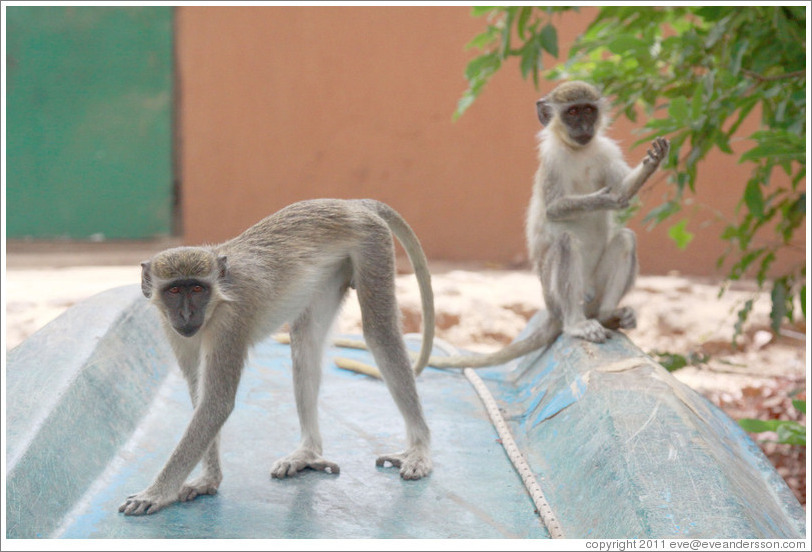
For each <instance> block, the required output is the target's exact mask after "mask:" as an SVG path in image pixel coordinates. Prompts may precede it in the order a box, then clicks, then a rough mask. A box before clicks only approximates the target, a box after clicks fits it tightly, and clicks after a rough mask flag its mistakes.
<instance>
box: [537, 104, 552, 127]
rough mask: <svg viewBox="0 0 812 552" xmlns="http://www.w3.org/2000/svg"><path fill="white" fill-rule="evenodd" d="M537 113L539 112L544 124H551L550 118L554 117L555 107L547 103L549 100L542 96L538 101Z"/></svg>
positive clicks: (540, 119)
mask: <svg viewBox="0 0 812 552" xmlns="http://www.w3.org/2000/svg"><path fill="white" fill-rule="evenodd" d="M536 113H538V116H539V121H541V124H542V126H547V125H548V124H550V120H551V119H552V118H553V108H552V106H551V105H550V104H549V103H547V100H545V99H544V98H542V99H540V100H539V101H537V102H536Z"/></svg>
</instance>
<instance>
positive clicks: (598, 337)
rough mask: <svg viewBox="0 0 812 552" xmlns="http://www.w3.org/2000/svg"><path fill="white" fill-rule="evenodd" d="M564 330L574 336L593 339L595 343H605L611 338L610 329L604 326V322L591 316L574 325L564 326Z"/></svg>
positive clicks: (588, 339)
mask: <svg viewBox="0 0 812 552" xmlns="http://www.w3.org/2000/svg"><path fill="white" fill-rule="evenodd" d="M564 332H565V333H567V334H569V335H571V336H573V337H580V338H581V339H586V340H587V341H592V342H593V343H603V342H604V341H606V340H607V339H609V335H610V334H609V330H607V329H606V328H604V327H603V324H601V323H600V322H598V321H597V320H595V319H594V318H590V319H588V320H584V321H583V322H580V323H578V324H576V325H575V326H572V327H570V328H564Z"/></svg>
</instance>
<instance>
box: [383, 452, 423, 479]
mask: <svg viewBox="0 0 812 552" xmlns="http://www.w3.org/2000/svg"><path fill="white" fill-rule="evenodd" d="M387 462H389V463H390V464H392V466H393V467H395V468H400V476H401V477H402V478H403V479H421V478H423V477H426V476H427V475H428V474H429V473H431V467H432V466H431V457H430V456H429V455H428V452H426V451H423V450H420V449H417V448H413V449H409V450H407V451H405V452H399V453H395V454H384V455H382V456H379V457H378V459H377V460H375V465H376V466H378V467H383V466H384V465H385V464H386V463H387Z"/></svg>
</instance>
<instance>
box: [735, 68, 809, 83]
mask: <svg viewBox="0 0 812 552" xmlns="http://www.w3.org/2000/svg"><path fill="white" fill-rule="evenodd" d="M742 73H744V74H745V75H747V76H748V77H750V78H752V79H755V80H757V81H759V82H770V81H777V80H783V79H794V78H796V77H806V71H793V72H792V73H784V74H783V75H772V76H770V77H765V76H763V75H759V74H758V73H756V72H755V71H750V70H749V69H742Z"/></svg>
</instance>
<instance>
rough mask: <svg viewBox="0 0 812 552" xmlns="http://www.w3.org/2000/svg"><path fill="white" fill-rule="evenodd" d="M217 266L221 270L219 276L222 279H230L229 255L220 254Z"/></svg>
mask: <svg viewBox="0 0 812 552" xmlns="http://www.w3.org/2000/svg"><path fill="white" fill-rule="evenodd" d="M217 268H218V270H219V274H218V275H219V278H220V279H221V280H227V279H228V257H226V256H225V255H220V256H219V257H217Z"/></svg>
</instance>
